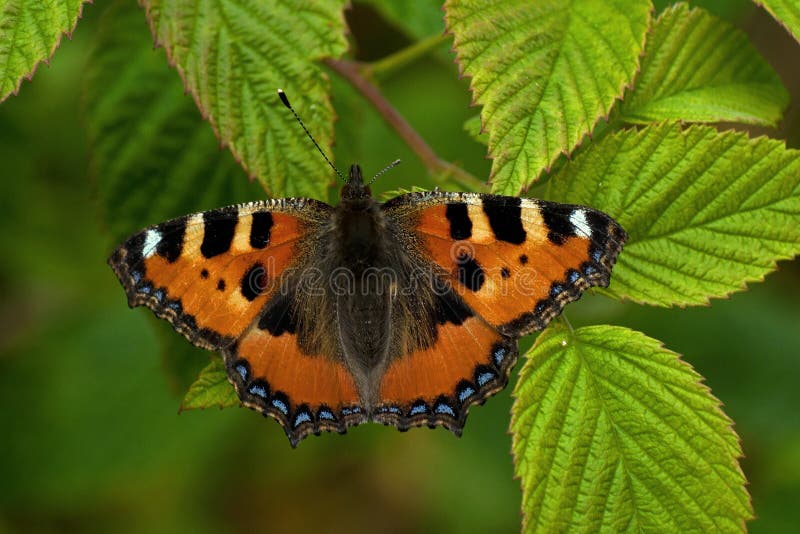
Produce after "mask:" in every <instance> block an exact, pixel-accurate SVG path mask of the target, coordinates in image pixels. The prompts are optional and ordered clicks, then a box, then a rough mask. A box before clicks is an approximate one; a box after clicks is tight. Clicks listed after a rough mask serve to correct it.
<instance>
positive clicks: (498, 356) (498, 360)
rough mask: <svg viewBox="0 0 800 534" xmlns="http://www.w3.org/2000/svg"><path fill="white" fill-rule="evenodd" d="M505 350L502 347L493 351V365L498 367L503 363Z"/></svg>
mask: <svg viewBox="0 0 800 534" xmlns="http://www.w3.org/2000/svg"><path fill="white" fill-rule="evenodd" d="M506 352H507V351H506V349H504V348H503V347H500V348H498V349H497V350H496V351H494V363H495V364H497V365H498V366H499V365H500V364H502V363H503V360H505V359H506Z"/></svg>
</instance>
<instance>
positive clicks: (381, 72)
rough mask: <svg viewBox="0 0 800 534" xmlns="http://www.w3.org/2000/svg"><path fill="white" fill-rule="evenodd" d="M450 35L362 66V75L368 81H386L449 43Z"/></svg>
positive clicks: (433, 36) (425, 41)
mask: <svg viewBox="0 0 800 534" xmlns="http://www.w3.org/2000/svg"><path fill="white" fill-rule="evenodd" d="M450 37H451V36H450V35H448V34H446V33H441V34H438V35H432V36H431V37H428V38H427V39H423V40H422V41H418V42H416V43H414V44H413V45H411V46H407V47H406V48H403V49H402V50H398V51H397V52H395V53H394V54H390V55H388V56H386V57H385V58H383V59H380V60H378V61H375V62H373V63H368V64H365V65H363V66H362V68H361V74H362V75H363V76H364V77H365V78H367V79H368V80H385V79H386V78H388V77H389V76H391V75H392V74H394V73H395V72H397V71H398V70H400V69H402V68H403V67H405V66H406V65H408V64H409V63H413V62H414V61H416V60H417V59H419V58H421V57H424V56H426V55H428V54H429V53H430V52H431V51H432V50H433V49H435V48H436V47H438V46H439V45H440V44H442V43H444V42H447V41H448V40H449V39H450Z"/></svg>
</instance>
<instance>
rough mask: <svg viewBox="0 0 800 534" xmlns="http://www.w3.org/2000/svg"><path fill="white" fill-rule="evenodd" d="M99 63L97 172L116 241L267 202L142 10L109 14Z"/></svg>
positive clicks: (93, 109)
mask: <svg viewBox="0 0 800 534" xmlns="http://www.w3.org/2000/svg"><path fill="white" fill-rule="evenodd" d="M89 65H90V68H89V71H88V72H87V83H86V85H85V87H86V93H85V103H86V117H87V123H88V130H89V137H90V143H91V146H92V161H91V174H92V177H93V178H94V181H95V187H96V189H97V196H98V200H99V202H100V207H101V209H102V211H103V215H104V221H105V223H106V225H107V226H108V227H109V229H110V230H111V234H112V238H113V241H114V243H117V242H120V241H121V240H122V239H123V238H125V237H127V236H128V235H130V234H131V233H133V232H134V231H136V230H139V229H141V228H143V227H145V226H147V225H150V224H155V223H159V222H162V221H164V220H166V219H170V218H172V217H177V216H180V215H184V214H187V213H193V212H196V211H202V210H207V209H212V208H217V207H220V206H224V205H228V204H233V203H236V202H244V201H249V200H255V199H258V198H261V197H263V196H264V190H263V189H262V188H260V187H258V186H257V185H256V184H253V183H250V182H249V180H248V178H247V175H246V174H245V173H244V172H243V171H242V169H241V167H240V166H239V165H237V164H236V162H235V161H234V159H233V157H232V156H231V155H230V154H229V153H228V152H227V151H222V150H220V149H219V143H218V142H217V140H216V138H215V137H214V134H213V132H212V131H211V128H210V127H209V126H208V124H207V123H206V122H205V121H203V119H202V117H201V116H200V113H199V112H198V111H197V108H196V107H195V105H194V103H193V102H192V100H191V98H190V97H188V96H186V95H185V94H184V91H183V88H182V87H181V82H180V78H179V77H178V76H177V75H176V74H175V72H174V71H173V70H172V69H170V68H169V67H168V66H167V65H166V62H165V61H164V58H163V55H162V54H161V53H159V52H156V51H154V50H153V45H152V42H151V39H150V36H149V34H148V31H147V24H146V23H145V22H144V19H143V13H142V11H141V9H138V8H137V7H136V6H135V5H129V2H126V1H116V2H114V3H113V5H112V6H110V7H109V8H108V10H107V12H106V13H105V14H104V16H103V19H102V24H100V31H99V33H98V35H97V41H96V43H95V49H94V52H93V55H92V59H91V60H90V61H89Z"/></svg>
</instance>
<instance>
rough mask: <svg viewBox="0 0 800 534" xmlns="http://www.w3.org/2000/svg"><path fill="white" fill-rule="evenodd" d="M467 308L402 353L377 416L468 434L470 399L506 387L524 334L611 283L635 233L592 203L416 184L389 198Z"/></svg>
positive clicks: (392, 210) (396, 216)
mask: <svg viewBox="0 0 800 534" xmlns="http://www.w3.org/2000/svg"><path fill="white" fill-rule="evenodd" d="M383 209H384V211H385V212H386V214H387V215H388V216H389V217H390V219H391V220H393V221H395V222H396V224H397V225H398V226H399V227H400V228H403V229H404V231H405V232H406V233H407V234H409V235H411V236H412V237H411V238H410V239H411V241H412V242H413V246H415V247H417V248H419V250H420V254H421V256H422V257H423V258H425V259H426V260H427V261H429V262H430V263H431V264H432V267H433V268H434V270H435V271H436V272H438V273H439V274H440V276H441V277H443V278H444V279H445V280H446V281H447V282H448V287H449V288H450V290H451V291H452V294H453V295H452V296H451V297H450V299H449V301H450V302H454V303H462V304H461V305H462V306H464V307H465V309H466V310H467V312H466V315H469V317H467V318H465V319H464V320H463V321H462V322H461V323H460V324H445V325H438V327H437V328H438V338H437V342H436V343H434V344H433V345H432V346H430V347H428V348H425V349H424V350H420V351H418V352H413V353H411V354H408V355H405V356H403V357H400V358H396V359H395V360H394V361H393V362H392V363H391V364H390V365H389V367H388V368H387V370H386V373H385V374H384V377H383V380H382V384H381V400H382V401H383V404H382V405H381V406H380V407H379V408H378V413H379V414H378V415H377V416H376V418H378V419H379V420H380V419H383V420H385V421H388V422H390V423H392V424H396V425H397V426H399V427H400V428H403V427H406V428H407V426H409V425H421V424H428V425H431V426H432V425H436V424H443V425H444V426H446V427H448V428H449V429H451V430H453V431H454V432H456V433H460V430H461V428H462V427H463V425H464V421H465V419H466V413H467V409H468V408H469V406H470V405H472V404H475V403H479V402H482V401H483V400H484V399H485V398H486V397H488V396H489V395H491V394H493V393H495V392H497V391H499V390H501V389H502V388H503V387H504V386H505V385H506V383H507V381H508V373H509V372H510V369H511V368H512V367H513V365H514V362H515V361H516V357H517V346H516V339H517V338H518V337H520V336H522V335H525V334H527V333H530V332H533V331H536V330H540V329H542V328H544V327H545V326H546V325H547V323H548V322H549V321H550V320H551V319H552V318H553V317H555V316H557V315H558V314H559V313H560V312H561V310H562V309H563V308H564V306H565V305H566V304H567V303H569V302H571V301H573V300H576V299H578V298H579V297H580V296H581V294H582V292H583V291H584V290H586V289H587V288H589V287H592V286H607V285H608V283H609V280H610V274H611V269H612V267H613V265H614V262H615V261H616V258H617V255H618V254H619V252H620V251H621V249H622V245H623V244H624V242H625V240H626V238H627V235H626V234H625V232H624V230H623V229H622V228H621V227H620V226H619V225H618V224H617V223H616V222H614V221H613V220H612V219H611V218H610V217H608V216H607V215H605V214H603V213H601V212H599V211H597V210H594V209H591V208H587V207H584V206H574V205H565V204H556V203H551V202H546V201H540V200H535V199H524V198H517V197H503V196H495V195H480V194H471V193H440V192H418V193H410V194H407V195H402V196H399V197H396V198H394V199H392V200H390V201H389V202H387V203H386V204H384V205H383Z"/></svg>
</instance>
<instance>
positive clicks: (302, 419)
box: [294, 412, 311, 427]
mask: <svg viewBox="0 0 800 534" xmlns="http://www.w3.org/2000/svg"><path fill="white" fill-rule="evenodd" d="M309 421H311V415H309V413H308V412H300V413H298V414H297V417H295V418H294V426H295V427H298V426H300V425H302V424H303V423H308V422H309Z"/></svg>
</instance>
